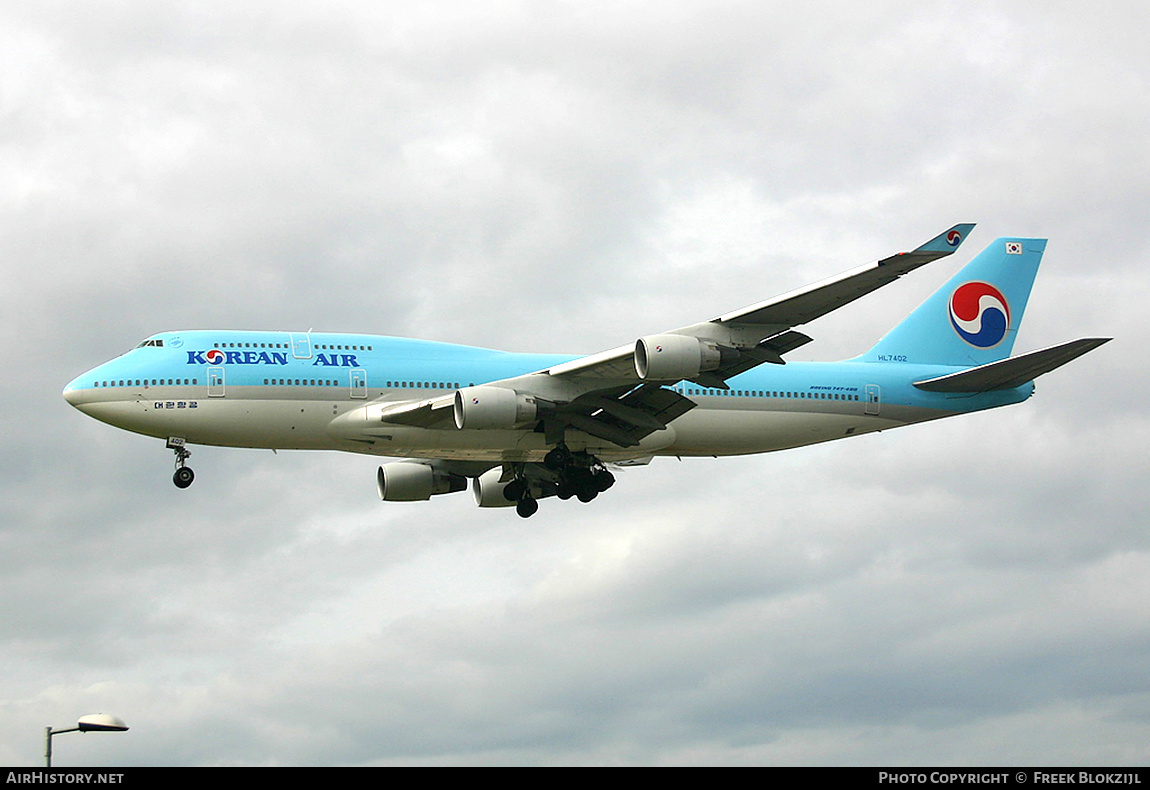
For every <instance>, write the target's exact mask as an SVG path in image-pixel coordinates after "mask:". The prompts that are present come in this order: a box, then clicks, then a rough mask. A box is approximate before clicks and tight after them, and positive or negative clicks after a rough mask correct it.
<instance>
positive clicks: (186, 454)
mask: <svg viewBox="0 0 1150 790" xmlns="http://www.w3.org/2000/svg"><path fill="white" fill-rule="evenodd" d="M184 444H185V443H184V440H183V439H180V438H179V437H176V436H172V437H170V438H169V439H168V445H167V446H168V449H169V450H171V451H172V452H174V453H175V454H176V473H175V474H173V475H172V482H173V483H175V484H176V488H187V487H188V486H190V485H191V484H192V481H193V480H195V479H196V473H195V472H193V471H192V468H191V467H190V466H186V464H187V461H188V458H190V457H191V455H192V451H191V450H189V449H188V448H187V447H185V446H184Z"/></svg>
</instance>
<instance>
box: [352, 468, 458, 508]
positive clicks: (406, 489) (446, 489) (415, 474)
mask: <svg viewBox="0 0 1150 790" xmlns="http://www.w3.org/2000/svg"><path fill="white" fill-rule="evenodd" d="M375 480H376V485H377V486H378V487H379V498H380V499H383V500H385V501H388V502H416V501H419V500H423V499H431V497H432V495H433V494H451V493H454V492H456V491H462V490H464V489H465V488H467V478H466V477H464V476H462V475H454V474H451V473H450V472H444V471H443V470H441V469H436V468H435V467H433V466H431V465H430V464H425V463H420V462H418V461H397V462H396V463H392V464H384V465H383V466H381V467H379V471H378V472H376V475H375Z"/></svg>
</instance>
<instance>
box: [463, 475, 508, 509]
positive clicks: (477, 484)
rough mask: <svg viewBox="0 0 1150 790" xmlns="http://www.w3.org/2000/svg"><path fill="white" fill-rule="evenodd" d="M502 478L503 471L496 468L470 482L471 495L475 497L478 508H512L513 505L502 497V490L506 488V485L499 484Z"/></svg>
mask: <svg viewBox="0 0 1150 790" xmlns="http://www.w3.org/2000/svg"><path fill="white" fill-rule="evenodd" d="M502 476H503V469H502V468H501V467H498V466H497V467H495V468H494V469H488V470H487V471H486V472H484V473H483V474H481V475H480V476H479V477H477V478H475V479H474V480H472V481H471V493H472V494H473V495H474V496H475V504H477V505H479V506H480V507H512V506H513V505H514V504H515V502H513V501H512V500H510V499H508V498H507V497H505V496H503V489H504V488H506V487H507V483H500V482H499V478H500V477H502Z"/></svg>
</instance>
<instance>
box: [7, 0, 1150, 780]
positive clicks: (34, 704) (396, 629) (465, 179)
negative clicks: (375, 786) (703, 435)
mask: <svg viewBox="0 0 1150 790" xmlns="http://www.w3.org/2000/svg"><path fill="white" fill-rule="evenodd" d="M1146 9H1147V6H1146V4H1145V3H1136V2H1112V3H1106V4H1103V5H1098V4H1085V3H1071V2H1050V0H1044V2H1041V3H1039V2H981V1H980V0H962V2H933V3H923V2H909V1H906V0H890V1H886V2H884V1H883V0H879V1H878V2H871V3H865V4H860V3H842V2H834V3H825V2H821V1H820V0H812V2H805V3H771V2H761V0H759V1H757V2H721V1H719V0H707V2H659V3H654V2H612V3H599V2H591V1H589V0H581V2H544V1H540V2H485V3H468V2H425V3H418V4H414V3H405V4H398V3H380V2H354V1H353V0H348V1H347V2H326V3H302V2H290V1H289V2H282V1H281V2H275V3H271V2H266V3H264V2H243V1H242V0H241V2H232V3H228V4H226V7H225V6H224V4H211V5H210V6H209V5H208V4H189V3H186V2H168V1H167V0H147V2H143V1H142V0H119V1H118V2H106V3H80V2H75V0H72V1H71V2H69V1H68V0H59V1H55V2H54V1H53V0H36V2H22V1H21V0H17V1H15V2H6V3H4V4H3V5H2V6H0V201H2V202H3V205H2V210H0V239H2V240H3V256H2V259H0V260H2V263H0V265H2V266H3V274H4V278H3V281H4V285H3V289H2V291H0V293H2V294H3V299H2V304H3V310H2V311H0V332H2V336H0V339H2V341H3V342H2V344H0V348H2V349H3V350H2V351H0V355H2V360H3V369H4V370H5V371H6V373H7V375H5V376H3V377H2V379H0V409H2V410H3V412H2V413H3V418H4V420H3V422H4V430H3V432H2V436H3V439H2V441H3V445H2V447H0V564H2V567H3V573H2V574H0V603H2V608H0V674H2V676H3V679H4V680H3V683H0V714H2V715H0V764H5V765H35V764H37V763H39V762H40V761H42V749H43V743H42V741H43V732H44V727H45V726H46V725H54V726H57V727H61V726H67V725H69V724H71V723H73V722H74V721H75V719H76V717H77V716H79V715H82V714H85V713H92V712H96V711H106V712H110V713H114V714H116V715H119V716H121V717H122V718H123V719H125V720H126V721H127V722H128V724H129V725H131V727H132V729H131V731H130V732H129V733H127V734H124V735H114V736H113V735H103V736H101V735H85V736H79V735H68V736H62V737H60V738H57V739H56V744H55V756H54V757H55V763H56V764H57V765H60V766H67V765H72V766H77V765H87V766H95V765H337V764H339V765H387V764H412V763H417V764H461V763H462V764H768V765H769V764H803V765H834V764H843V765H860V764H862V765H866V764H904V765H916V764H1024V763H1025V764H1054V763H1057V764H1098V765H1118V764H1131V763H1139V764H1146V763H1147V762H1148V761H1150V746H1148V745H1147V744H1150V672H1147V667H1148V666H1150V528H1148V524H1147V517H1146V513H1147V512H1148V511H1150V494H1148V491H1147V488H1148V486H1147V485H1146V483H1147V469H1148V466H1150V460H1148V458H1147V454H1146V450H1145V448H1146V446H1147V445H1148V444H1150V408H1147V406H1146V398H1145V392H1146V391H1147V384H1148V378H1150V376H1148V372H1147V369H1146V363H1145V359H1146V354H1145V349H1146V348H1147V347H1148V346H1150V329H1148V328H1147V321H1146V319H1145V305H1144V303H1145V298H1146V294H1147V275H1146V270H1147V269H1146V265H1147V233H1146V220H1147V217H1150V175H1148V173H1150V100H1148V99H1147V96H1148V95H1150V85H1148V78H1150V55H1148V54H1147V50H1146V48H1145V33H1146V31H1147V30H1148V29H1150V12H1148V11H1147V10H1146ZM956 222H977V223H979V226H978V229H977V230H976V232H975V234H974V236H973V237H972V238H971V240H970V241H969V243H968V245H967V246H966V247H965V248H964V249H963V251H962V252H960V253H959V255H957V256H955V258H954V259H948V260H947V261H943V262H939V263H938V264H935V265H934V266H932V267H928V268H927V269H924V270H921V271H919V272H916V273H915V274H914V275H913V276H911V277H909V278H905V279H903V280H901V281H899V283H897V284H896V285H893V286H891V287H890V288H888V289H886V290H884V291H883V292H881V293H878V294H875V295H873V296H871V297H868V298H867V299H866V300H863V301H861V302H857V303H855V304H854V305H852V306H850V307H848V308H846V309H844V310H842V311H840V312H838V313H836V314H834V315H832V316H829V317H827V318H825V319H822V320H820V321H819V322H817V323H814V324H811V325H809V326H807V327H805V331H807V332H808V333H809V334H811V335H812V336H813V337H814V338H815V340H816V342H815V343H812V344H810V345H809V346H807V347H804V348H803V349H801V350H800V351H799V352H796V354H794V355H793V357H792V358H794V359H837V358H843V357H847V356H852V355H854V354H857V353H859V352H861V351H862V350H865V349H866V348H867V347H869V346H870V345H871V343H872V342H873V341H874V340H875V339H876V338H877V337H879V336H880V335H881V334H882V333H883V332H884V331H885V330H886V329H888V328H889V327H890V326H892V325H893V324H894V323H895V322H897V321H898V320H899V319H900V318H901V317H902V316H903V315H905V313H907V312H908V311H909V310H910V309H912V308H913V307H914V306H915V305H916V304H917V303H918V301H920V300H921V299H922V298H924V297H925V296H926V295H927V294H928V293H930V292H931V291H932V290H933V289H934V288H936V287H937V286H938V285H940V284H941V283H942V282H943V281H944V280H945V279H946V278H947V277H948V276H949V275H950V274H951V273H952V272H953V271H955V270H956V269H957V267H958V266H960V265H961V264H962V263H963V262H965V261H966V260H968V259H969V257H970V255H971V254H972V253H973V252H976V251H977V250H978V249H979V248H981V246H983V245H984V244H986V243H989V242H990V241H991V240H992V239H994V238H995V237H997V236H1000V235H1029V236H1043V237H1048V238H1049V239H1050V243H1049V245H1048V247H1047V254H1046V258H1045V261H1044V263H1043V271H1042V272H1041V273H1040V276H1039V280H1038V284H1037V286H1036V288H1035V292H1034V295H1033V298H1032V300H1031V304H1030V308H1029V310H1028V313H1027V319H1026V322H1025V324H1024V325H1023V327H1022V330H1021V332H1020V335H1019V341H1018V345H1017V346H1016V349H1015V350H1016V352H1023V351H1028V350H1032V349H1035V348H1041V347H1044V346H1047V345H1052V344H1054V343H1058V342H1062V341H1066V340H1070V339H1073V338H1076V337H1083V336H1113V337H1115V338H1116V340H1115V341H1114V342H1112V343H1110V344H1109V345H1107V346H1105V347H1104V348H1102V349H1100V350H1098V351H1095V352H1093V353H1092V354H1090V355H1088V356H1087V357H1084V358H1083V359H1081V360H1079V361H1077V362H1076V363H1074V365H1073V366H1071V367H1068V368H1065V369H1063V370H1060V371H1058V372H1056V373H1054V374H1051V375H1050V376H1048V377H1045V378H1043V379H1042V380H1041V381H1040V382H1039V386H1038V393H1037V395H1036V396H1035V397H1034V398H1033V399H1032V400H1030V401H1029V402H1027V403H1026V404H1023V405H1020V406H1015V407H1010V408H1007V409H1001V410H997V411H995V412H989V413H983V414H979V415H972V416H969V417H965V418H961V419H956V420H952V421H943V422H940V423H934V424H929V425H923V426H917V427H914V428H908V429H905V430H903V431H895V432H887V433H883V434H881V435H872V436H865V437H860V438H857V439H854V440H852V441H849V442H839V443H833V444H830V445H825V446H820V447H813V448H806V449H802V450H795V451H789V452H785V453H780V454H776V455H767V456H759V457H753V458H744V459H719V460H692V461H683V462H679V461H675V460H666V459H665V460H661V461H660V460H657V461H656V462H654V463H652V464H651V465H650V466H649V467H647V468H645V469H633V470H627V471H626V472H624V473H621V474H620V475H619V477H620V479H619V482H618V484H617V485H616V486H615V487H614V488H613V489H612V490H611V491H610V492H609V493H608V494H606V495H604V496H603V497H601V498H599V499H598V500H596V501H595V502H594V503H592V504H590V505H581V504H579V503H577V502H575V501H574V500H572V501H570V502H558V501H555V500H547V501H544V502H543V503H542V508H541V510H540V512H539V514H538V515H537V516H535V517H534V518H532V519H531V520H530V521H524V520H521V519H519V518H517V517H516V516H515V514H514V512H513V511H510V510H495V511H481V510H478V509H476V508H475V507H474V506H473V504H472V501H471V498H470V496H469V495H466V494H459V495H455V496H448V497H437V498H436V499H434V500H433V501H431V502H425V503H416V504H400V503H387V504H384V503H381V502H379V501H378V499H377V497H376V494H375V483H374V473H375V467H376V461H375V460H373V459H371V458H366V457H349V456H340V455H336V454H326V453H311V454H306V453H280V454H278V455H273V454H272V453H270V452H256V451H248V450H226V449H215V448H195V450H194V453H195V454H194V457H193V465H194V466H195V469H196V472H197V481H196V484H195V485H194V486H193V487H192V488H190V489H188V490H187V491H178V490H176V489H175V488H174V487H173V486H172V484H171V482H170V476H171V454H170V452H168V451H166V450H165V449H164V448H163V445H162V443H159V442H157V441H155V440H150V439H145V438H143V437H138V436H135V435H131V434H127V433H123V432H120V431H117V430H115V429H113V428H111V427H109V426H106V425H103V424H101V423H97V422H95V421H93V420H91V419H88V418H87V417H85V416H84V415H82V414H81V413H79V412H78V411H76V410H74V409H72V408H71V407H70V406H68V405H67V404H66V403H65V402H64V401H63V400H62V399H61V398H60V390H61V388H62V387H63V386H64V384H65V383H67V382H68V381H69V380H70V379H71V378H72V377H74V376H75V375H77V374H79V373H81V372H83V371H84V370H86V369H88V368H90V367H93V366H95V365H96V364H98V363H100V362H103V361H105V360H106V359H109V358H111V357H113V356H115V355H117V354H119V353H121V352H123V351H125V350H127V349H128V348H130V347H132V346H134V345H135V344H136V343H137V342H139V341H140V340H141V339H142V338H144V337H146V336H147V335H149V334H152V333H154V332H157V331H161V330H165V329H180V328H207V327H212V328H217V327H218V328H251V329H277V330H278V329H297V330H299V329H308V328H315V329H316V330H317V331H318V330H336V331H338V330H348V331H360V332H375V333H380V334H392V335H409V336H418V337H423V338H430V339H435V340H450V341H456V342H463V343H469V344H474V345H488V346H494V347H499V348H505V349H510V350H520V351H561V352H571V353H583V352H585V353H591V352H595V351H599V350H602V349H605V348H611V347H614V346H617V345H620V344H622V343H627V342H630V341H632V340H633V339H634V338H635V337H636V336H638V335H640V334H646V333H651V332H657V331H660V330H664V329H668V328H670V327H674V326H681V325H683V324H686V323H690V322H694V321H697V320H704V319H707V318H710V317H712V316H714V315H717V314H719V313H722V312H725V311H728V310H731V309H734V308H737V307H741V306H743V305H745V304H748V303H750V302H755V301H759V300H761V299H764V298H767V297H770V296H773V295H775V294H778V293H781V292H784V291H786V290H789V289H791V288H794V287H798V286H801V285H804V284H807V283H809V282H813V281H816V280H819V279H822V278H824V277H827V276H830V275H833V274H836V273H838V272H840V271H843V270H846V269H848V268H851V267H853V266H856V265H859V264H863V263H866V262H868V261H871V260H874V259H875V258H878V257H881V256H884V255H886V254H889V253H892V252H896V251H899V250H905V249H910V248H911V247H913V246H915V245H917V244H918V243H920V242H922V241H925V240H926V239H928V238H930V237H931V236H933V235H934V234H936V233H938V232H939V231H941V230H943V229H944V228H946V227H949V226H950V225H952V224H954V223H956Z"/></svg>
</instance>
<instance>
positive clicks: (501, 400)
mask: <svg viewBox="0 0 1150 790" xmlns="http://www.w3.org/2000/svg"><path fill="white" fill-rule="evenodd" d="M537 413H538V408H537V406H536V403H535V398H533V397H531V396H529V395H524V394H523V393H521V392H516V391H515V390H512V389H507V388H506V387H486V386H480V387H464V388H463V389H461V390H456V392H455V427H456V428H459V429H461V430H462V429H464V428H466V429H469V430H480V431H482V430H493V429H500V428H516V427H518V426H520V425H524V424H526V423H529V422H531V421H532V420H534V419H535V415H536V414H537Z"/></svg>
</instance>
